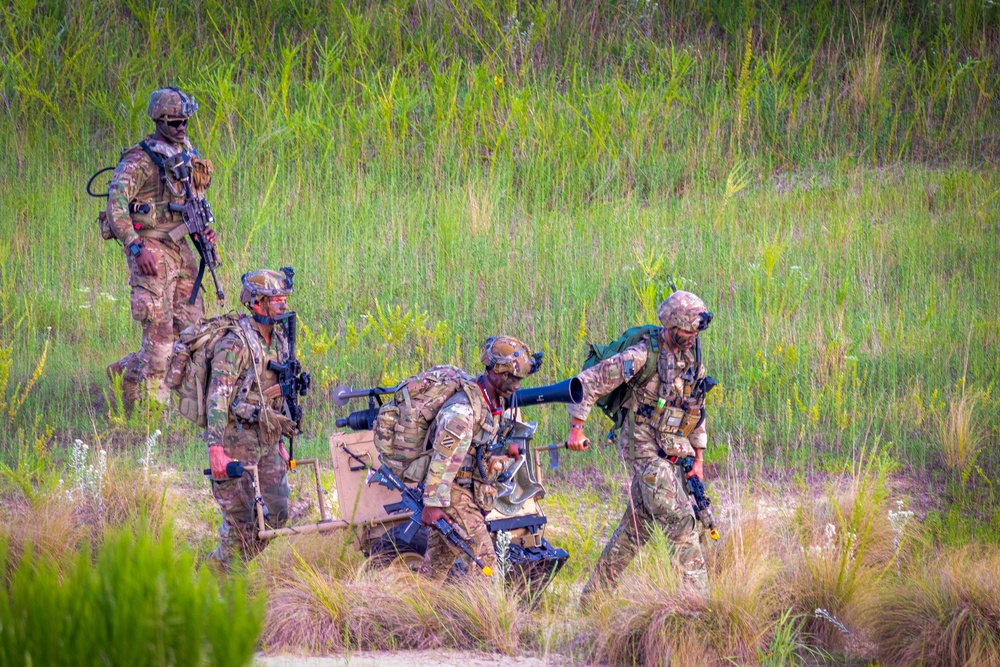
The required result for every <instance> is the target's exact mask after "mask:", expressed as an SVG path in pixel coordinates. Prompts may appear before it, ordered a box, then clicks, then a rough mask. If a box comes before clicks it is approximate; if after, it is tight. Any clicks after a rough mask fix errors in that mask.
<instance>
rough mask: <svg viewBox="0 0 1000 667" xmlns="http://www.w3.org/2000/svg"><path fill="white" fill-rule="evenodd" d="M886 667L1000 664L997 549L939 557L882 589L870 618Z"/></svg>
mask: <svg viewBox="0 0 1000 667" xmlns="http://www.w3.org/2000/svg"><path fill="white" fill-rule="evenodd" d="M869 622H870V624H871V627H872V630H873V634H874V636H875V639H876V640H877V643H878V647H879V650H878V652H879V658H880V659H881V660H882V661H883V663H884V664H885V665H915V664H922V665H941V666H942V667H971V666H972V665H976V666H979V667H998V666H1000V551H998V550H997V549H995V548H991V549H989V550H988V551H982V550H975V549H972V548H964V549H959V550H954V551H948V552H945V553H942V554H941V555H940V556H938V557H937V558H935V559H934V560H933V561H931V562H930V563H928V564H927V566H926V567H915V568H913V572H912V574H911V576H910V577H908V578H906V579H905V580H903V581H900V582H899V583H898V584H897V585H895V586H887V587H884V588H883V589H881V591H880V594H879V598H878V604H877V605H876V606H874V607H873V609H872V611H871V614H870V620H869Z"/></svg>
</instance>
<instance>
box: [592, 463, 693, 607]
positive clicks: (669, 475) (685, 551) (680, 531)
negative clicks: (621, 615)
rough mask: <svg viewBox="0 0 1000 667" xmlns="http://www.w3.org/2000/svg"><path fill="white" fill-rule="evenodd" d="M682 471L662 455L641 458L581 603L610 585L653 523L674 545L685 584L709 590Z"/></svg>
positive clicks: (611, 585)
mask: <svg viewBox="0 0 1000 667" xmlns="http://www.w3.org/2000/svg"><path fill="white" fill-rule="evenodd" d="M683 474H684V473H683V472H682V471H681V468H680V467H678V466H676V465H674V464H672V463H670V462H669V461H666V460H664V459H660V458H657V459H652V460H648V461H645V462H639V464H638V466H637V469H636V472H635V474H634V475H633V477H632V485H631V487H630V490H629V505H628V507H627V508H626V509H625V515H624V516H622V520H621V523H619V524H618V528H617V529H615V532H614V533H613V534H612V535H611V539H610V540H608V543H607V544H606V545H605V547H604V551H603V552H602V553H601V557H600V559H599V560H598V561H597V566H596V567H595V568H594V573H593V574H592V575H591V577H590V581H588V582H587V585H586V586H585V587H584V589H583V595H582V597H581V604H586V602H587V600H588V599H589V598H590V596H591V595H593V594H594V593H595V592H596V590H597V589H606V588H612V587H614V586H615V585H616V584H617V582H618V579H619V577H620V576H621V574H622V572H624V571H625V568H626V567H628V564H629V563H631V562H632V559H633V558H635V555H636V553H638V551H639V549H640V547H642V545H643V544H645V543H646V542H648V541H649V538H650V536H651V535H652V534H653V531H654V530H656V529H657V528H659V529H661V530H662V531H663V532H664V533H665V534H666V536H667V538H668V540H669V541H670V544H671V545H672V546H673V547H674V552H673V557H674V562H675V566H677V567H680V568H681V573H682V579H683V585H684V586H686V587H689V588H690V589H692V590H695V591H697V592H698V593H700V594H701V595H707V594H708V570H707V568H706V567H705V555H704V553H703V551H702V548H701V541H700V540H699V535H698V531H696V530H695V518H694V509H693V508H692V507H691V503H690V501H689V500H688V497H687V492H686V491H685V490H684V482H683Z"/></svg>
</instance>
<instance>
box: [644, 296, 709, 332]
mask: <svg viewBox="0 0 1000 667" xmlns="http://www.w3.org/2000/svg"><path fill="white" fill-rule="evenodd" d="M658 315H659V316H660V324H662V325H663V326H664V328H666V329H680V330H681V331H687V332H689V333H695V332H698V331H704V330H705V329H707V328H708V325H709V324H711V322H712V317H714V316H713V315H712V313H710V312H708V310H706V309H705V302H704V301H702V300H701V299H699V298H698V297H697V296H695V295H694V294H692V293H691V292H685V291H683V290H678V291H676V292H674V293H673V294H671V295H670V296H668V297H667V299H666V300H665V301H664V302H663V303H661V304H660V309H659V312H658Z"/></svg>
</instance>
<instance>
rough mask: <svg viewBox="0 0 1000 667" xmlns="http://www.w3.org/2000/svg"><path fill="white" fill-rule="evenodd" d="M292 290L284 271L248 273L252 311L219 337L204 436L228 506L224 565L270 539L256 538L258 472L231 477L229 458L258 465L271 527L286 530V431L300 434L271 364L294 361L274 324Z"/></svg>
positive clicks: (217, 488)
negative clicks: (255, 482)
mask: <svg viewBox="0 0 1000 667" xmlns="http://www.w3.org/2000/svg"><path fill="white" fill-rule="evenodd" d="M291 293H292V288H291V285H290V284H289V282H288V279H287V278H286V276H285V275H284V274H283V273H279V272H277V271H269V270H260V271H254V272H252V273H248V274H244V276H243V289H242V290H241V291H240V302H241V303H243V304H244V305H245V306H247V307H248V308H249V309H250V311H251V313H252V315H251V316H250V317H247V316H243V317H241V318H240V319H239V322H238V325H239V326H238V329H235V330H230V331H229V332H228V333H226V334H225V335H224V336H223V337H222V338H220V339H219V342H218V343H217V344H216V346H215V351H214V355H213V357H212V374H211V378H210V380H209V386H208V397H207V406H206V407H207V415H208V427H207V428H206V429H205V437H206V444H207V445H208V457H209V463H210V465H211V469H212V478H213V479H212V494H213V495H214V496H215V499H216V501H217V502H218V503H219V507H220V508H221V509H222V528H221V529H220V530H219V548H218V549H217V550H216V551H215V552H214V553H213V554H212V557H213V559H217V560H218V561H221V563H222V564H223V565H224V566H227V565H228V563H229V561H230V559H231V558H232V556H233V555H236V554H239V555H240V556H242V557H243V559H244V560H249V559H251V558H253V557H254V556H256V555H257V554H258V553H260V552H261V551H262V550H263V549H264V547H265V545H266V542H265V541H263V540H260V539H258V538H257V524H256V509H255V505H254V502H255V497H256V494H255V493H254V489H253V479H252V475H251V474H250V473H246V474H244V475H243V477H241V478H239V479H228V478H227V476H226V466H227V464H228V463H229V462H230V461H233V460H237V461H240V462H242V463H243V464H245V465H246V464H256V465H257V472H258V474H259V478H260V487H261V488H260V489H258V491H259V494H260V498H261V500H262V501H263V503H264V507H265V508H266V513H265V516H266V517H267V523H268V525H269V526H270V527H271V528H280V527H282V526H283V525H284V524H285V522H286V521H287V520H288V495H289V489H288V479H287V474H288V452H287V451H286V450H285V446H284V443H283V442H282V440H281V436H282V435H285V436H292V435H295V434H296V428H295V422H293V421H292V420H291V419H289V418H288V417H287V416H286V415H285V414H284V413H283V412H282V410H283V401H282V398H281V387H280V386H279V385H278V383H277V380H278V379H277V376H276V375H275V373H274V371H272V370H269V369H268V362H270V361H274V362H276V363H283V362H285V361H287V359H288V341H287V340H286V337H285V335H284V331H283V330H282V329H281V328H275V326H274V323H275V319H276V318H278V317H280V316H281V315H283V314H284V313H285V310H286V300H287V298H288V296H289V295H290V294H291Z"/></svg>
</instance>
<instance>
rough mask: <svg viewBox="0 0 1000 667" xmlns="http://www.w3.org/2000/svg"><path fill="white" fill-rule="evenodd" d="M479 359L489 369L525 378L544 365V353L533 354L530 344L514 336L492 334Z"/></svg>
mask: <svg viewBox="0 0 1000 667" xmlns="http://www.w3.org/2000/svg"><path fill="white" fill-rule="evenodd" d="M479 361H481V362H482V364H483V366H485V367H486V368H487V370H492V371H493V372H495V373H510V374H511V375H513V376H514V377H517V378H521V379H524V378H526V377H528V376H529V375H531V374H532V373H534V372H535V371H537V370H538V368H539V367H540V366H541V365H542V355H541V353H537V354H534V355H533V354H531V350H530V349H529V348H528V346H527V345H526V344H525V343H524V342H522V341H520V340H518V339H517V338H514V337H513V336H500V337H497V336H490V337H489V338H487V339H486V342H485V343H484V344H483V349H482V351H481V352H480V354H479Z"/></svg>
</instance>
